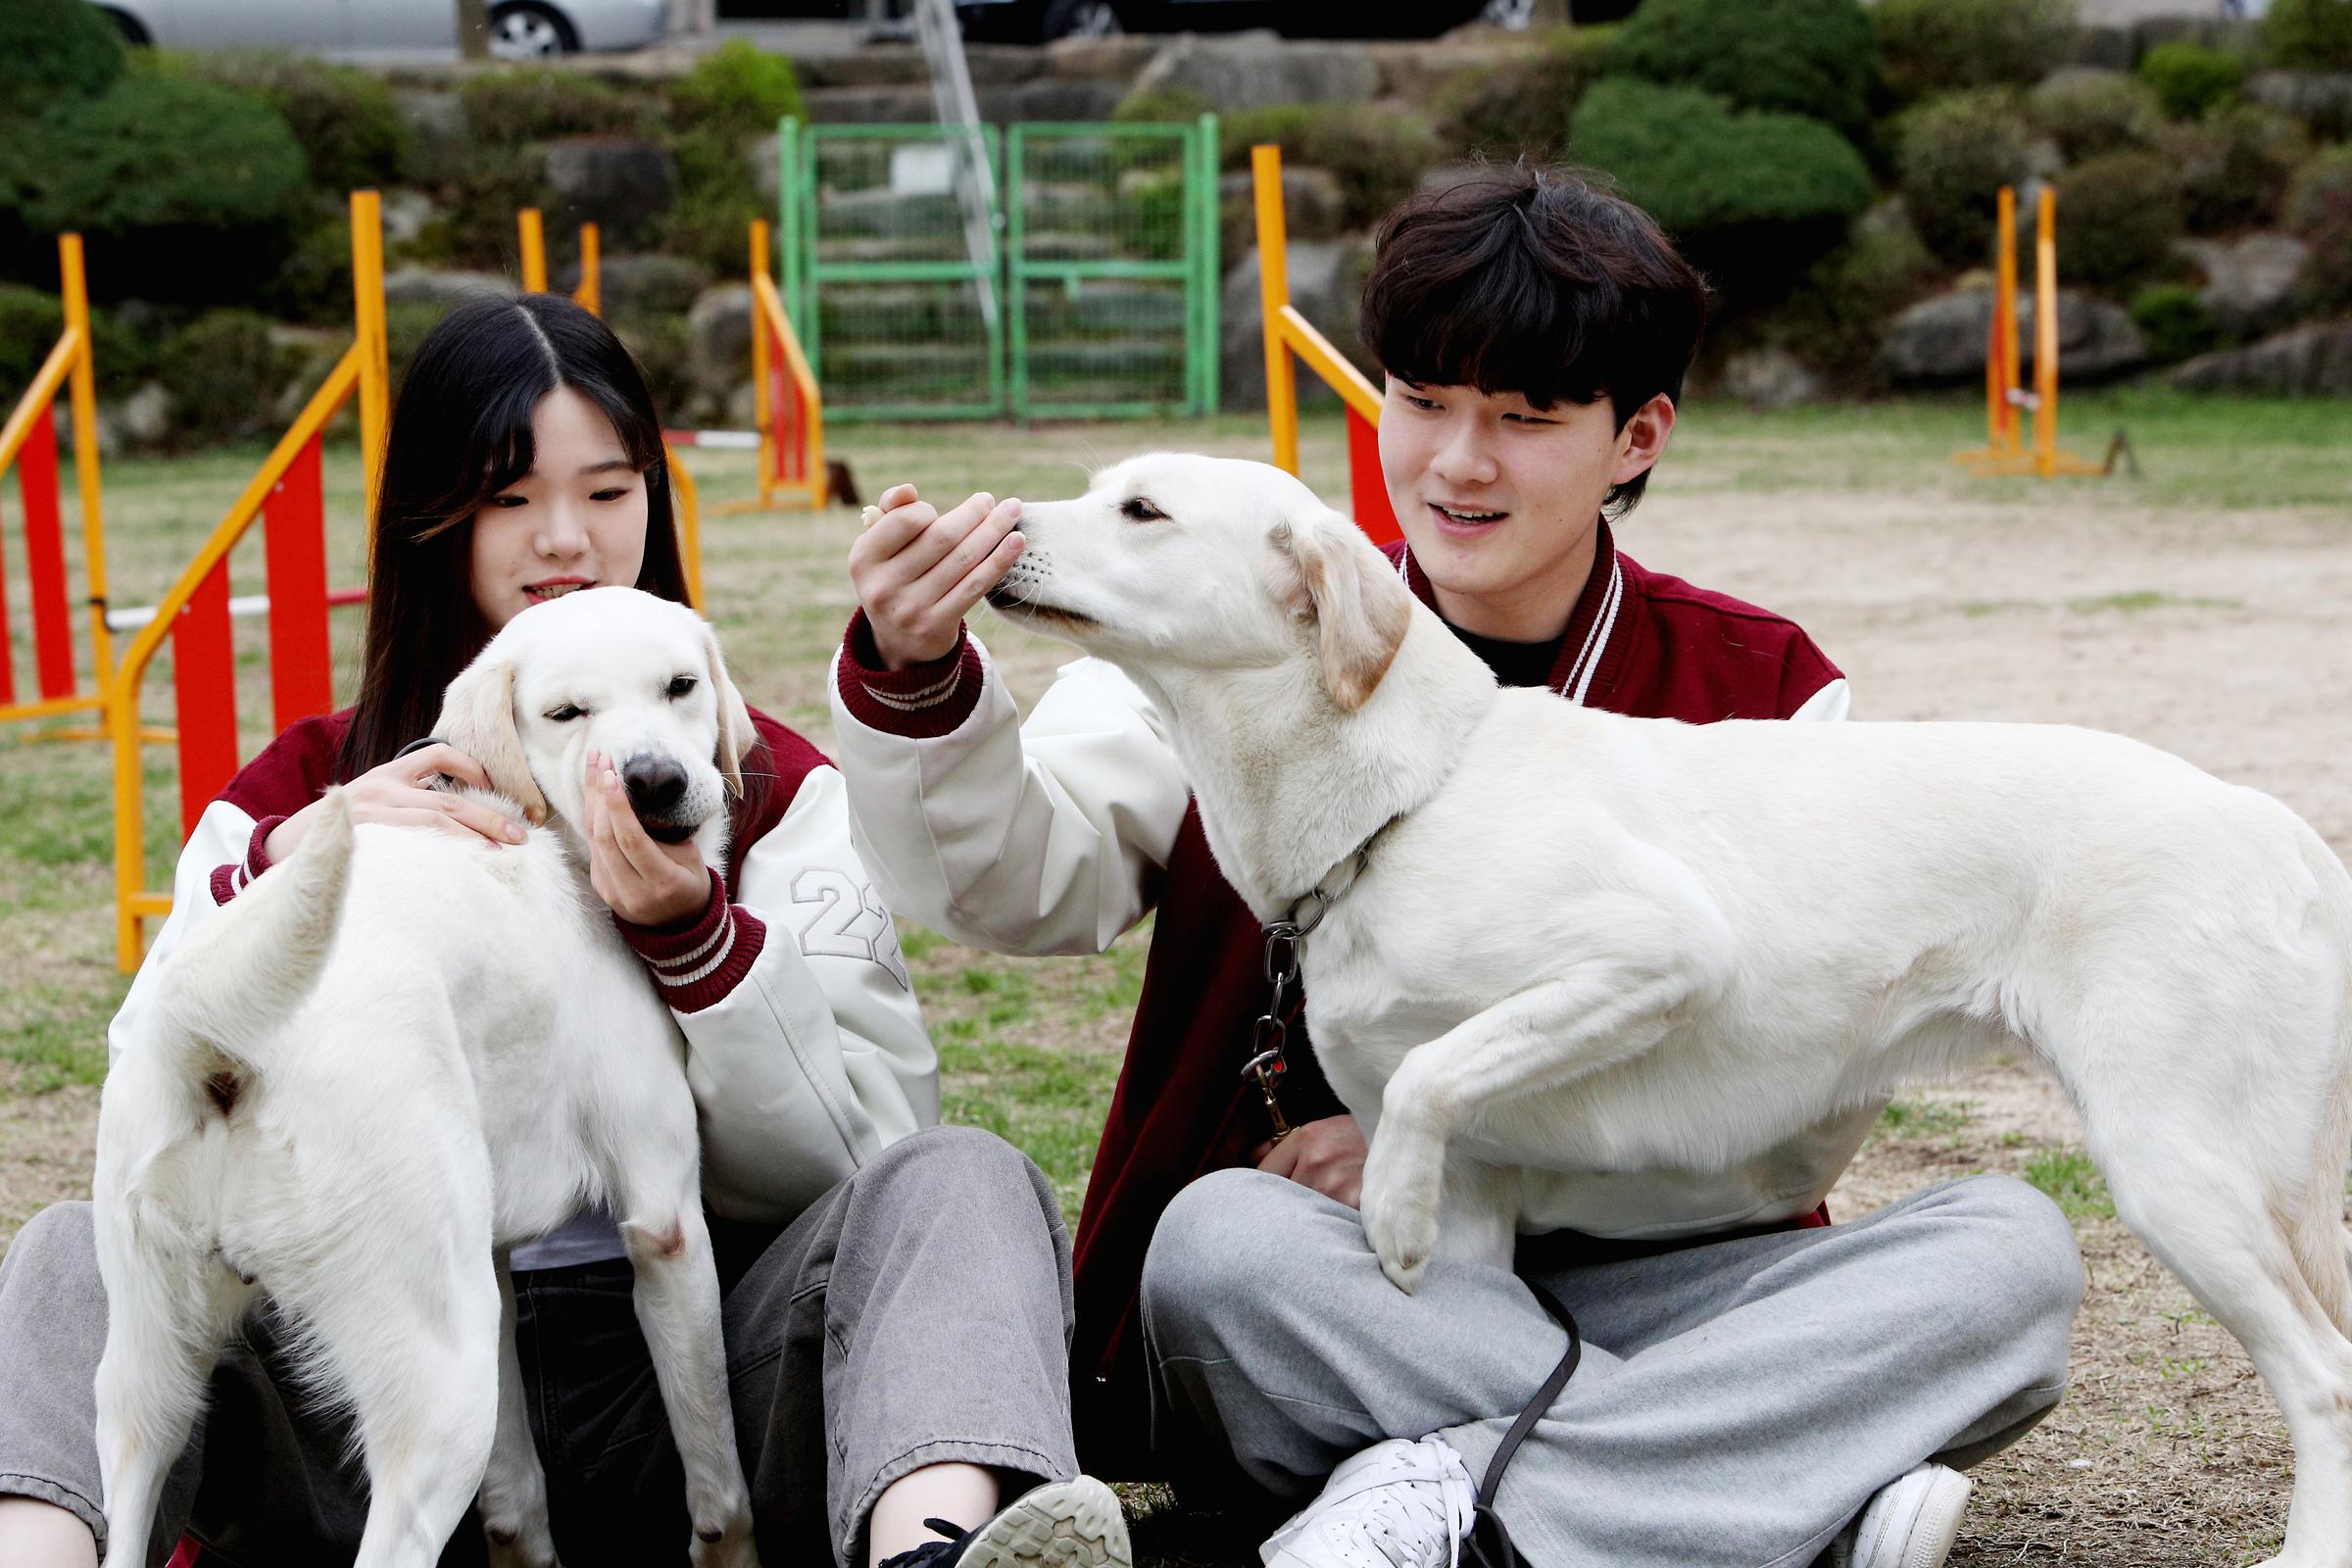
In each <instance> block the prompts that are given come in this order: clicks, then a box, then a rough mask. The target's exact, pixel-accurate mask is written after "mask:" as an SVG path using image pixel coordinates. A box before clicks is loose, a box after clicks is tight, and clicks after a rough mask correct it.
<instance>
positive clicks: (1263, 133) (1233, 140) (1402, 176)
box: [1217, 104, 1443, 226]
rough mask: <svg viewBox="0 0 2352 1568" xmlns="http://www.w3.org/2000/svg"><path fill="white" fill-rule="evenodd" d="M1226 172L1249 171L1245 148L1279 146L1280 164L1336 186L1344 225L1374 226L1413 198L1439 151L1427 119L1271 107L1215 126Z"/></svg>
mask: <svg viewBox="0 0 2352 1568" xmlns="http://www.w3.org/2000/svg"><path fill="white" fill-rule="evenodd" d="M1217 139H1218V142H1219V144H1220V157H1221V160H1222V163H1223V166H1224V167H1225V168H1227V169H1247V168H1249V167H1250V148H1251V147H1253V146H1255V145H1256V144H1257V143H1259V142H1263V141H1270V142H1275V143H1278V144H1279V145H1280V146H1281V148H1282V158H1283V162H1284V163H1285V164H1299V165H1303V166H1305V167H1307V168H1311V169H1320V170H1323V171H1325V172H1328V173H1329V174H1330V175H1331V176H1332V177H1333V178H1335V179H1337V180H1338V181H1339V182H1340V195H1341V199H1342V201H1343V202H1344V204H1345V206H1346V209H1347V221H1348V224H1349V225H1350V226H1363V225H1367V224H1370V223H1373V222H1376V221H1379V219H1380V217H1381V215H1382V214H1384V213H1386V212H1387V211H1388V210H1389V209H1390V208H1392V207H1394V206H1396V205H1397V203H1398V202H1400V201H1402V200H1404V198H1405V197H1407V196H1409V195H1411V194H1412V191H1413V188H1414V186H1416V185H1417V184H1419V183H1420V180H1421V175H1422V173H1423V172H1425V171H1426V170H1428V168H1429V167H1430V166H1431V165H1432V164H1434V163H1436V162H1437V161H1438V159H1439V157H1440V156H1441V153H1442V151H1443V149H1441V147H1440V146H1439V144H1438V136H1437V132H1436V131H1434V130H1432V129H1430V127H1429V124H1428V123H1427V122H1426V121H1423V120H1421V119H1419V118H1418V117H1416V116H1413V115H1408V114H1398V113H1396V112H1394V111H1391V110H1387V109H1375V108H1374V107H1373V106H1372V105H1370V104H1277V105H1275V106H1273V107H1272V108H1269V109H1246V110H1243V111H1241V112H1240V113H1238V114H1232V115H1226V116H1223V117H1221V118H1220V119H1219V120H1218V122H1217Z"/></svg>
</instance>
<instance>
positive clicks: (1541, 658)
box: [1446, 620, 1560, 686]
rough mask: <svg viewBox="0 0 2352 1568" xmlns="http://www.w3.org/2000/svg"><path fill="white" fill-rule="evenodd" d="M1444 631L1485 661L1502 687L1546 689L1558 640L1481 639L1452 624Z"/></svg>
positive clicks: (1558, 646)
mask: <svg viewBox="0 0 2352 1568" xmlns="http://www.w3.org/2000/svg"><path fill="white" fill-rule="evenodd" d="M1446 630H1447V631H1449V632H1451V633H1453V634H1454V635H1455V636H1456V637H1459V638H1460V639H1461V640H1462V646H1463V647H1465V648H1467V649H1469V650H1470V651H1471V652H1472V653H1474V654H1476V655H1477V656H1478V657H1479V658H1481V659H1483V660H1485V661H1486V662H1487V667H1488V668H1489V669H1491V670H1493V671H1494V672H1495V679H1496V680H1498V681H1500V682H1501V683H1502V684H1503V685H1505V686H1548V685H1549V684H1551V671H1552V668H1553V666H1554V665H1555V664H1556V663H1557V662H1558V661H1559V657H1560V639H1559V638H1557V637H1553V638H1550V639H1548V640H1547V641H1544V642H1540V643H1506V642H1504V641H1503V640H1502V639H1501V638H1499V637H1481V636H1480V635H1478V633H1476V632H1474V631H1464V630H1462V628H1461V627H1459V626H1456V625H1455V624H1454V623H1453V622H1452V621H1450V620H1449V621H1446Z"/></svg>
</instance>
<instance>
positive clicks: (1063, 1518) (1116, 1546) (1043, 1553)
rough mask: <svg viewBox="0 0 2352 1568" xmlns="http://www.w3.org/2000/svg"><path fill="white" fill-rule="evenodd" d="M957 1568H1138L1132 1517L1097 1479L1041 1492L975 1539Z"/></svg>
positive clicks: (1018, 1503) (1054, 1485) (1085, 1478)
mask: <svg viewBox="0 0 2352 1568" xmlns="http://www.w3.org/2000/svg"><path fill="white" fill-rule="evenodd" d="M956 1568H1135V1550H1134V1548H1133V1547H1132V1546H1130V1545H1129V1544H1128V1543H1127V1515H1126V1514H1125V1512H1124V1511H1122V1510H1121V1509H1120V1507H1119V1499H1118V1496H1117V1495H1115V1494H1114V1493H1112V1491H1111V1490H1110V1489H1109V1488H1108V1487H1106V1486H1104V1485H1103V1483H1102V1482H1100V1481H1097V1480H1096V1479H1095V1478H1094V1477H1092V1476H1074V1477H1072V1478H1071V1479H1069V1480H1067V1481H1056V1482H1053V1483H1050V1484H1049V1485H1046V1486H1042V1487H1038V1488H1036V1489H1034V1490H1033V1491H1031V1492H1029V1493H1027V1494H1026V1495H1023V1496H1022V1497H1021V1498H1020V1499H1019V1500H1018V1501H1016V1502H1014V1503H1013V1504H1012V1505H1011V1506H1010V1507H1008V1508H1006V1509H1005V1511H1004V1512H1003V1513H1001V1514H999V1515H997V1517H996V1518H994V1519H992V1520H990V1521H989V1523H988V1528H987V1529H985V1530H983V1531H981V1532H980V1534H978V1535H976V1536H974V1537H973V1538H972V1542H971V1544H970V1545H968V1546H966V1547H965V1548H964V1551H963V1555H962V1556H961V1557H960V1558H958V1559H957V1560H956Z"/></svg>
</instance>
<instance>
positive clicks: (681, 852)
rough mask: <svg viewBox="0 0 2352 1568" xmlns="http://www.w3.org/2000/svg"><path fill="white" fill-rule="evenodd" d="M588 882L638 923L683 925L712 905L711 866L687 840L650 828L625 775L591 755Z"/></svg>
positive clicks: (615, 908) (621, 913)
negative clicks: (667, 839)
mask: <svg viewBox="0 0 2352 1568" xmlns="http://www.w3.org/2000/svg"><path fill="white" fill-rule="evenodd" d="M587 795H588V823H587V827H588V885H589V886H590V887H592V888H594V889H596V896H597V897H598V898H600V899H603V900H604V901H605V903H607V904H608V905H610V906H612V907H613V913H614V914H617V915H619V916H620V917H621V918H622V919H623V920H626V921H628V922H629V923H630V924H632V925H652V926H662V925H678V924H681V923H682V922H685V921H688V920H692V919H694V918H695V917H696V916H698V915H700V914H701V913H702V912H703V910H705V909H706V908H708V907H710V905H711V869H710V867H709V866H707V865H705V864H704V863H703V852H702V851H700V850H698V849H696V848H695V847H694V841H693V840H692V839H687V840H685V841H683V842H681V843H677V844H664V843H662V841H661V840H659V839H657V838H655V837H654V836H653V835H652V834H650V833H648V832H646V830H645V828H644V827H643V826H642V825H641V824H640V823H639V822H638V820H637V810H636V808H634V807H632V806H631V805H629V792H628V789H627V787H626V786H625V785H623V784H622V783H621V781H620V774H619V772H618V771H616V770H615V769H614V768H613V763H612V761H611V760H609V759H607V758H606V757H604V756H603V755H602V754H601V753H597V752H590V753H589V754H588V791H587Z"/></svg>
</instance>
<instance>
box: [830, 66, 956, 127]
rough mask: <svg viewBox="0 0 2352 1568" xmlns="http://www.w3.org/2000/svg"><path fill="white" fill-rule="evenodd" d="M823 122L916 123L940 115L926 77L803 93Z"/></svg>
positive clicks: (865, 123) (847, 123)
mask: <svg viewBox="0 0 2352 1568" xmlns="http://www.w3.org/2000/svg"><path fill="white" fill-rule="evenodd" d="M801 103H802V105H803V107H805V108H806V109H807V110H808V111H809V119H810V120H811V121H813V122H815V123H818V124H820V125H914V124H922V123H927V122H929V121H931V120H934V119H936V118H937V115H936V112H935V110H934V108H933V105H932V101H931V88H930V86H929V85H928V83H927V82H926V81H925V80H924V78H922V77H919V76H918V77H916V78H915V80H914V81H913V82H912V83H907V82H900V83H898V84H896V85H893V86H880V87H873V86H855V87H815V88H811V89H809V91H807V92H804V93H802V94H801Z"/></svg>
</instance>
